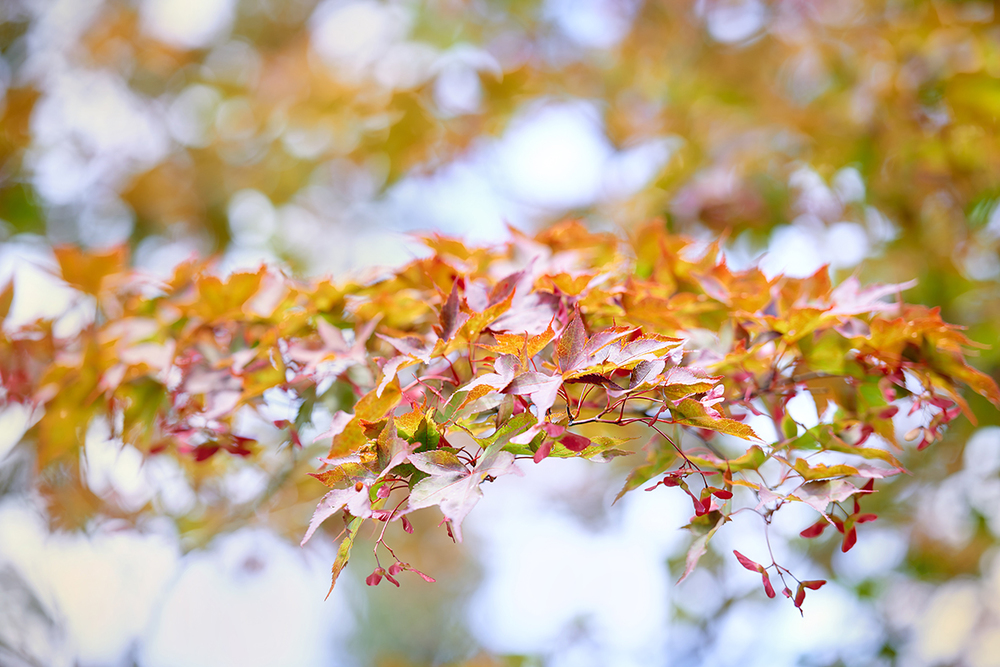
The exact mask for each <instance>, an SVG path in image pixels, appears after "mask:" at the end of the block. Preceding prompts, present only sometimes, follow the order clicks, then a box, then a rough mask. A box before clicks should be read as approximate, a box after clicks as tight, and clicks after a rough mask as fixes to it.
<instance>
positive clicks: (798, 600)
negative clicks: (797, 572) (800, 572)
mask: <svg viewBox="0 0 1000 667" xmlns="http://www.w3.org/2000/svg"><path fill="white" fill-rule="evenodd" d="M805 601H806V589H804V588H802V585H801V584H800V585H799V590H798V591H797V592H796V593H795V600H794V602H795V606H796V607H798V608H800V609H801V608H802V603H803V602H805Z"/></svg>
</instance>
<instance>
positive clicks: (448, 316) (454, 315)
mask: <svg viewBox="0 0 1000 667" xmlns="http://www.w3.org/2000/svg"><path fill="white" fill-rule="evenodd" d="M460 307H461V301H460V299H459V296H458V281H457V280H456V281H455V282H454V283H453V284H452V286H451V294H449V295H448V300H447V301H445V302H444V305H443V306H441V315H440V317H439V322H440V329H441V331H440V332H439V333H438V335H439V336H440V337H441V340H445V341H448V340H451V339H452V337H453V336H454V335H455V333H456V332H457V331H458V330H459V329H461V328H462V325H463V324H465V322H466V320H468V319H469V316H468V315H466V314H465V313H463V312H461V311H460Z"/></svg>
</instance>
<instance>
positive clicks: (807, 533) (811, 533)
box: [799, 519, 830, 539]
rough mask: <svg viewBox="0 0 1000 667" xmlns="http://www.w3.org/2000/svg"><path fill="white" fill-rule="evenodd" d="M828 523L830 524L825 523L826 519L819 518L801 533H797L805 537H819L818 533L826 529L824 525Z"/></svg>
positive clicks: (820, 533)
mask: <svg viewBox="0 0 1000 667" xmlns="http://www.w3.org/2000/svg"><path fill="white" fill-rule="evenodd" d="M828 525H830V524H828V523H827V521H826V519H820V520H819V521H817V522H816V523H814V524H813V525H811V526H809V527H808V528H806V529H805V530H803V531H802V532H801V533H799V535H800V536H802V537H805V538H806V539H811V538H813V537H819V536H820V535H822V534H823V531H824V530H826V527H827V526H828Z"/></svg>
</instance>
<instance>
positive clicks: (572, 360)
mask: <svg viewBox="0 0 1000 667" xmlns="http://www.w3.org/2000/svg"><path fill="white" fill-rule="evenodd" d="M586 342H587V331H586V329H585V328H584V326H583V320H582V319H580V311H579V310H577V311H575V312H574V313H573V317H572V318H571V319H570V321H569V324H568V325H567V326H566V328H565V329H563V332H562V334H561V335H560V336H559V341H558V342H557V343H556V349H555V353H554V354H553V355H552V358H553V361H555V362H556V365H557V366H558V367H559V370H561V371H563V372H566V371H569V370H572V369H574V368H576V366H577V364H578V363H579V362H580V361H582V359H583V348H584V345H586Z"/></svg>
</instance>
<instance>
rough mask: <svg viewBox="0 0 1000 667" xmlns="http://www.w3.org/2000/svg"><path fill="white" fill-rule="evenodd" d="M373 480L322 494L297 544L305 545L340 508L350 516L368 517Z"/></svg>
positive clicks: (369, 514)
mask: <svg viewBox="0 0 1000 667" xmlns="http://www.w3.org/2000/svg"><path fill="white" fill-rule="evenodd" d="M373 481H374V477H372V478H370V479H367V480H365V481H359V482H357V483H355V485H354V486H349V487H347V488H346V489H334V490H333V491H330V492H329V493H328V494H326V495H325V496H323V499H322V500H320V501H319V505H317V506H316V510H315V511H314V512H313V515H312V519H311V520H310V521H309V528H308V529H307V530H306V534H305V535H304V536H303V537H302V541H301V542H300V543H299V544H300V545H301V546H305V544H306V542H308V541H309V538H311V537H312V536H313V533H315V532H316V529H317V528H319V526H320V524H321V523H323V522H324V521H326V520H327V519H329V518H330V517H331V516H333V515H334V514H336V513H337V512H339V511H341V510H342V509H345V508H346V509H347V511H348V512H349V513H350V514H351V516H353V517H355V518H357V519H367V518H369V517H370V516H371V515H372V503H371V494H370V493H369V489H370V488H371V483H372V482H373Z"/></svg>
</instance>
